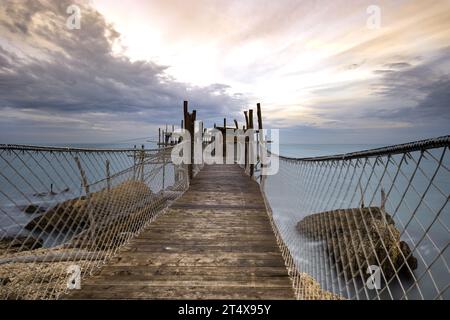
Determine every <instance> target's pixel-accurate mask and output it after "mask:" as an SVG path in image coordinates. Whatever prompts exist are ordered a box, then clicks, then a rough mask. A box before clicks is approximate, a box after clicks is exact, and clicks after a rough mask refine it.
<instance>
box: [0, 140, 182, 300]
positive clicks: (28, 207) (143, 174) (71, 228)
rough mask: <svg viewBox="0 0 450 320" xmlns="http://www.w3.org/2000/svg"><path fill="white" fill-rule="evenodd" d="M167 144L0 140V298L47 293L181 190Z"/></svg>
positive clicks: (94, 265)
mask: <svg viewBox="0 0 450 320" xmlns="http://www.w3.org/2000/svg"><path fill="white" fill-rule="evenodd" d="M170 152H171V148H161V149H84V148H61V147H40V146H24V145H0V299H54V298H58V297H60V296H61V294H63V293H65V292H68V290H69V289H70V288H71V285H76V283H75V282H76V281H75V280H76V279H75V278H74V280H73V281H75V282H73V283H71V282H69V280H70V281H72V280H71V279H72V278H71V275H73V276H74V277H78V276H79V277H80V279H81V278H83V277H88V276H90V275H92V274H94V273H95V272H96V271H97V270H98V268H99V267H100V266H102V265H103V264H104V263H105V262H106V261H107V260H109V259H110V258H111V257H112V256H114V254H115V253H116V252H117V250H118V249H119V248H120V247H122V246H123V245H125V244H126V243H128V242H129V240H130V239H132V238H133V237H134V236H136V235H137V234H138V233H139V232H140V231H141V230H142V229H143V228H144V227H145V226H146V225H147V224H148V223H151V222H152V221H153V219H155V217H156V216H157V215H158V214H159V213H161V212H163V211H164V209H165V208H167V207H168V206H169V205H170V203H171V202H173V201H174V200H175V199H177V198H178V197H179V196H181V194H182V193H183V192H184V191H185V190H187V188H188V186H189V180H188V175H187V169H186V168H185V166H176V165H174V164H173V163H172V162H171V160H170Z"/></svg>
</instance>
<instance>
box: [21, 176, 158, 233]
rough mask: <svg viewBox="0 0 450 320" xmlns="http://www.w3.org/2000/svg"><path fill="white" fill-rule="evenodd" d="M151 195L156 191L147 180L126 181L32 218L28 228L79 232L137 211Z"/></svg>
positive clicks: (56, 231)
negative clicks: (92, 225)
mask: <svg viewBox="0 0 450 320" xmlns="http://www.w3.org/2000/svg"><path fill="white" fill-rule="evenodd" d="M151 195H152V191H151V190H150V188H149V187H148V186H147V185H146V184H145V183H143V182H139V181H125V182H122V183H121V184H119V185H117V186H116V187H114V188H111V189H110V190H107V189H103V190H101V191H98V192H95V193H92V194H91V195H90V197H81V198H79V199H71V200H67V201H64V202H62V203H59V204H57V205H55V206H54V207H52V208H50V209H49V210H47V211H46V212H45V213H44V214H42V215H40V216H38V217H36V218H34V219H33V220H31V221H30V222H29V223H28V224H27V225H26V226H25V228H26V229H27V230H37V231H41V232H46V233H52V232H53V233H55V234H57V233H61V232H63V233H65V232H69V231H70V232H73V233H79V232H81V231H83V230H85V229H86V228H88V227H89V224H90V223H92V222H93V223H95V222H103V220H114V217H117V216H119V215H120V216H122V215H124V214H127V213H129V211H134V210H137V208H136V207H134V206H139V204H140V203H141V202H142V200H143V199H146V198H148V197H149V196H151ZM133 209H134V210H133ZM91 218H93V219H91ZM91 220H93V221H91Z"/></svg>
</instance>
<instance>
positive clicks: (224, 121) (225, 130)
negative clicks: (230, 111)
mask: <svg viewBox="0 0 450 320" xmlns="http://www.w3.org/2000/svg"><path fill="white" fill-rule="evenodd" d="M222 142H223V151H222V152H223V158H224V163H225V159H226V157H227V118H223V137H222Z"/></svg>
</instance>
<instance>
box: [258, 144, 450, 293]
mask: <svg viewBox="0 0 450 320" xmlns="http://www.w3.org/2000/svg"><path fill="white" fill-rule="evenodd" d="M449 142H450V138H449V137H448V136H447V137H442V138H437V139H431V140H427V141H421V142H416V143H409V144H404V145H398V146H393V147H388V148H381V149H375V150H370V151H364V152H356V153H350V154H344V155H337V156H327V157H318V158H308V159H295V158H287V157H282V156H279V157H278V159H279V167H280V169H279V172H278V173H277V174H276V175H272V176H266V177H263V178H262V179H261V187H262V190H263V193H264V196H265V198H266V202H267V204H268V206H269V207H270V208H271V210H270V211H271V213H270V216H271V218H272V219H271V220H272V222H273V227H274V231H275V233H276V234H277V238H278V241H279V244H280V246H281V248H282V251H283V255H284V258H285V260H286V264H287V266H288V269H289V273H290V275H291V277H292V280H293V284H294V288H295V292H296V295H297V298H300V299H317V298H319V299H339V298H346V299H449V298H450V293H449V290H448V288H449V284H450V277H449V275H450V274H449V267H448V264H449V258H450V253H449V250H448V246H449V240H450V232H449V222H450V214H449V206H448V199H449V191H450V172H449V168H450V155H449V144H450V143H449ZM272 156H275V155H272ZM319 286H320V287H319Z"/></svg>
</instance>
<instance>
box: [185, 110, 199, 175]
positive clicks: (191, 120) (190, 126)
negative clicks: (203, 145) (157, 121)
mask: <svg viewBox="0 0 450 320" xmlns="http://www.w3.org/2000/svg"><path fill="white" fill-rule="evenodd" d="M183 112H184V128H185V129H186V130H188V131H189V134H190V136H191V162H190V164H188V173H189V179H192V178H193V177H194V173H193V163H194V126H195V120H196V117H197V111H196V110H193V111H192V113H189V111H188V102H187V101H184V103H183Z"/></svg>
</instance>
